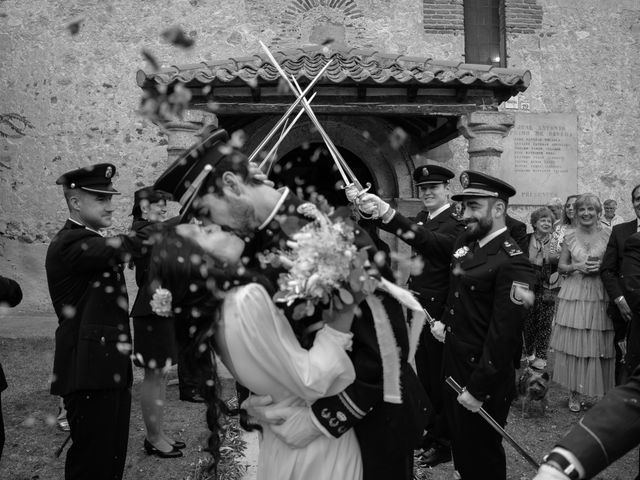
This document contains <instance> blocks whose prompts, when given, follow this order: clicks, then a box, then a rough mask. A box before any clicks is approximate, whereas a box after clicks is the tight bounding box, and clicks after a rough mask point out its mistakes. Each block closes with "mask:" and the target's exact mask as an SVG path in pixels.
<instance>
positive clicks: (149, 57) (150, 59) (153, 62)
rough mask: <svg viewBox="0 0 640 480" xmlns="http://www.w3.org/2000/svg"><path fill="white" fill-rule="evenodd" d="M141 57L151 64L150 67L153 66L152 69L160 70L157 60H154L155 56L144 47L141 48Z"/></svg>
mask: <svg viewBox="0 0 640 480" xmlns="http://www.w3.org/2000/svg"><path fill="white" fill-rule="evenodd" d="M141 53H142V57H143V58H144V59H145V60H146V61H147V62H149V65H151V68H153V70H154V71H157V70H160V64H159V63H158V61H157V60H156V57H154V56H153V55H152V54H151V53H149V51H148V50H146V49H144V48H143V49H142V52H141Z"/></svg>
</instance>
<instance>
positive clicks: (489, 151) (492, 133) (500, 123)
mask: <svg viewBox="0 0 640 480" xmlns="http://www.w3.org/2000/svg"><path fill="white" fill-rule="evenodd" d="M513 124H514V116H513V114H512V113H505V112H472V113H470V114H469V115H464V116H462V117H460V120H459V121H458V130H459V131H460V133H461V134H462V135H464V137H465V138H466V139H467V140H469V147H468V152H469V168H470V169H471V170H477V171H481V172H485V173H488V174H489V175H494V176H496V175H498V174H499V171H500V168H499V167H500V156H501V155H502V152H503V150H504V138H505V137H506V136H507V134H508V133H509V131H510V130H511V127H513Z"/></svg>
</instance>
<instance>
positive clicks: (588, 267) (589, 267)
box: [584, 260, 602, 275]
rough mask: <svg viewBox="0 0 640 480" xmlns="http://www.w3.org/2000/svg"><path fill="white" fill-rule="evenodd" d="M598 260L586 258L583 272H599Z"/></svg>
mask: <svg viewBox="0 0 640 480" xmlns="http://www.w3.org/2000/svg"><path fill="white" fill-rule="evenodd" d="M601 263H602V262H600V260H587V261H586V262H585V264H584V265H585V273H587V274H588V275H594V274H597V273H599V272H600V264H601Z"/></svg>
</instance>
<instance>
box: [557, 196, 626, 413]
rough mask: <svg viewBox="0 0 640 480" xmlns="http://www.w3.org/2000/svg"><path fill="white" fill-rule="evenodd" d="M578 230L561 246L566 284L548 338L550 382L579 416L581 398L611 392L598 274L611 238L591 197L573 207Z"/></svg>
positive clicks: (609, 345) (608, 329) (611, 355)
mask: <svg viewBox="0 0 640 480" xmlns="http://www.w3.org/2000/svg"><path fill="white" fill-rule="evenodd" d="M575 210H576V228H575V230H569V231H568V232H567V233H566V235H565V239H564V243H563V245H562V252H561V253H560V260H559V263H558V270H559V271H560V272H562V273H565V274H567V278H566V280H565V281H564V283H563V284H562V287H561V288H560V293H559V294H558V310H557V315H556V320H555V326H554V329H553V334H552V337H551V347H552V348H553V349H554V350H555V352H556V353H555V365H554V368H553V380H555V381H556V382H558V383H560V384H561V385H563V386H565V387H567V388H568V389H569V391H570V392H571V394H570V397H569V409H570V410H571V411H572V412H579V411H580V409H581V403H580V395H581V394H582V395H588V396H594V397H602V396H603V395H604V394H605V393H607V391H608V390H609V389H611V388H613V386H614V378H615V375H614V369H615V351H614V347H613V345H614V341H613V337H614V330H613V324H612V322H611V319H610V318H609V316H608V315H607V294H606V292H605V289H604V286H603V284H602V280H601V279H600V275H599V269H600V263H601V261H602V256H603V254H604V251H605V248H606V246H607V241H608V237H609V232H608V230H607V229H603V228H602V226H601V223H600V215H601V214H602V204H601V203H600V199H598V197H597V196H595V195H594V194H591V193H585V194H583V195H580V197H578V198H577V199H576V202H575Z"/></svg>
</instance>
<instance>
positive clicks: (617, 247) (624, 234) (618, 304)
mask: <svg viewBox="0 0 640 480" xmlns="http://www.w3.org/2000/svg"><path fill="white" fill-rule="evenodd" d="M631 201H632V203H633V209H634V211H635V213H636V217H637V218H635V219H633V220H631V221H630V222H624V223H620V224H618V225H614V226H613V228H612V229H611V236H610V237H609V243H608V244H607V249H606V250H605V252H604V256H603V257H602V264H601V265H600V277H601V278H602V283H604V288H605V289H606V290H607V293H608V294H609V299H610V303H609V309H608V312H609V316H610V317H611V320H612V321H613V327H614V329H615V339H614V341H615V349H616V383H618V384H620V383H621V382H622V381H623V380H624V377H625V369H624V368H623V363H622V358H623V352H622V349H621V348H620V342H623V341H624V340H625V336H626V334H627V325H628V323H629V321H630V320H631V309H630V308H629V303H628V301H627V299H626V297H625V295H624V290H623V285H622V281H623V279H622V276H621V267H622V256H623V254H624V243H625V242H626V240H627V238H629V237H630V236H631V235H633V234H634V233H636V232H638V231H640V185H637V186H636V187H635V188H634V189H633V190H632V191H631Z"/></svg>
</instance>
